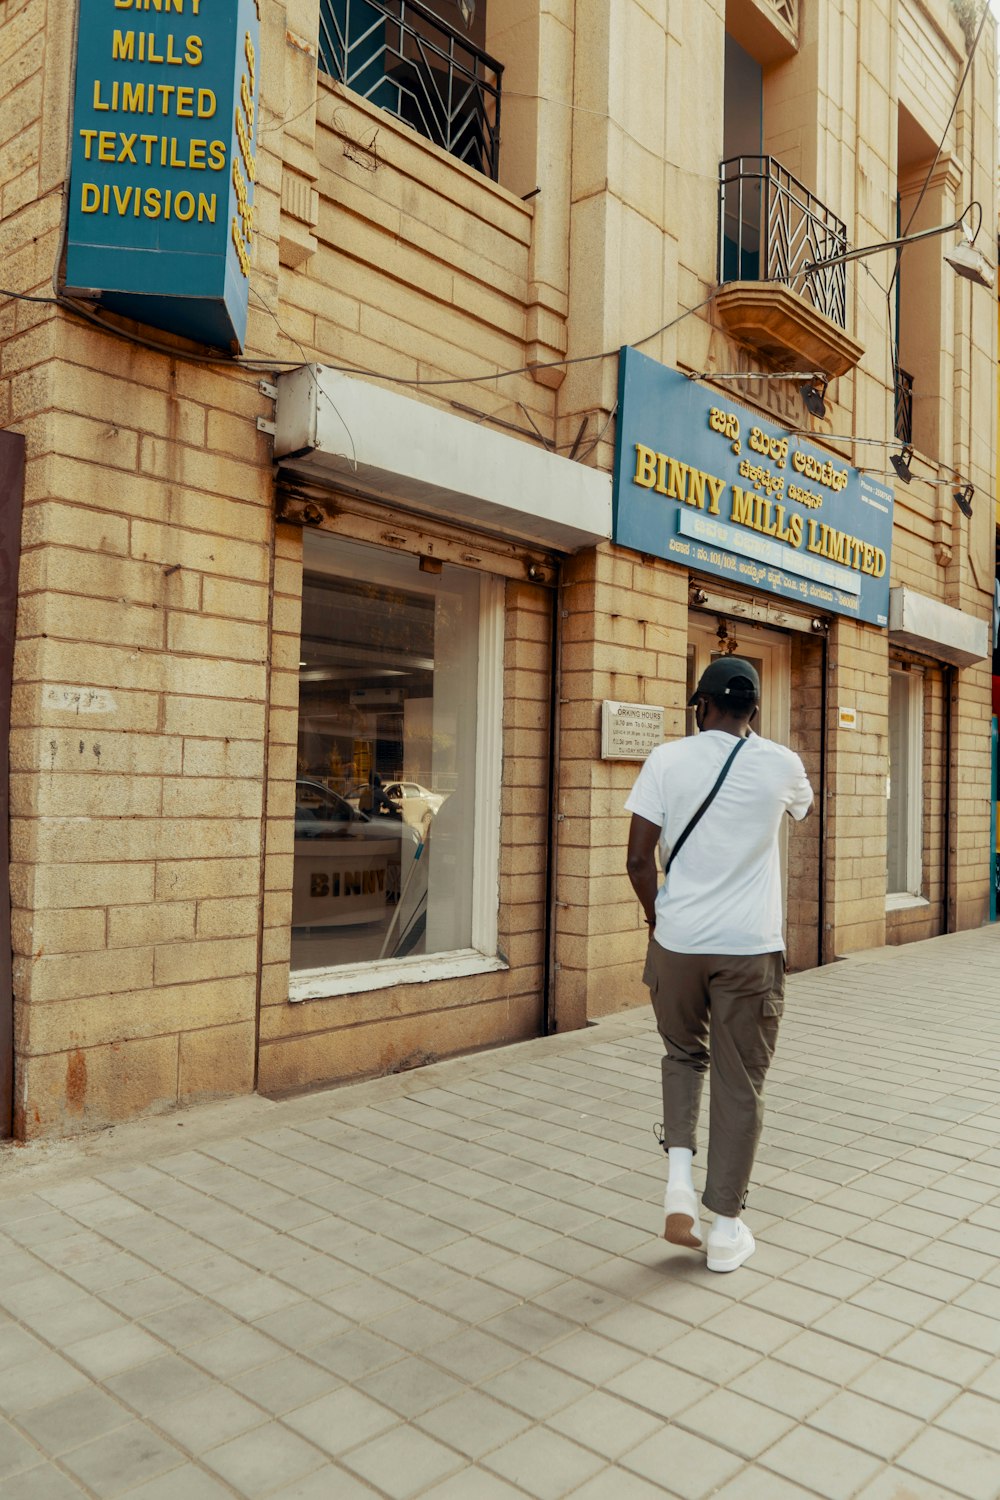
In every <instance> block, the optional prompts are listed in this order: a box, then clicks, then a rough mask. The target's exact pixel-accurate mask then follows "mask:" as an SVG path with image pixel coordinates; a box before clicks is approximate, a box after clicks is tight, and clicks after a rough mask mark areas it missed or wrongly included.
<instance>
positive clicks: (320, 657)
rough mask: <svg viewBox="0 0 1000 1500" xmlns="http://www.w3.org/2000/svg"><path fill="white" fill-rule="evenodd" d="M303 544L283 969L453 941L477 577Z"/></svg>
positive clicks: (460, 885)
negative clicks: (288, 935)
mask: <svg viewBox="0 0 1000 1500" xmlns="http://www.w3.org/2000/svg"><path fill="white" fill-rule="evenodd" d="M304 540H305V547H306V552H305V572H304V578H303V608H302V646H301V652H300V667H299V733H298V758H297V766H298V774H297V780H296V799H295V866H294V877H293V896H292V968H293V969H294V970H304V969H317V968H328V967H331V966H335V965H340V964H350V963H359V962H364V961H366V960H373V961H375V960H379V959H389V958H402V957H408V956H410V955H414V954H431V953H441V952H448V951H451V950H453V949H457V948H463V947H468V946H469V945H470V942H471V925H472V874H473V871H472V859H473V827H474V808H473V805H472V792H473V786H474V775H475V755H476V702H477V693H476V689H477V672H478V641H479V579H478V575H476V574H474V573H468V572H465V571H464V570H462V569H458V568H449V567H445V568H443V569H442V571H441V572H440V573H437V574H435V573H423V572H421V570H420V566H419V559H417V558H416V557H405V556H399V555H396V554H390V553H383V552H382V551H381V550H380V549H378V548H374V547H366V546H362V545H360V544H358V543H348V542H344V541H341V540H339V539H337V538H333V537H330V536H328V535H325V534H316V533H309V534H307V535H306V537H305V539H304Z"/></svg>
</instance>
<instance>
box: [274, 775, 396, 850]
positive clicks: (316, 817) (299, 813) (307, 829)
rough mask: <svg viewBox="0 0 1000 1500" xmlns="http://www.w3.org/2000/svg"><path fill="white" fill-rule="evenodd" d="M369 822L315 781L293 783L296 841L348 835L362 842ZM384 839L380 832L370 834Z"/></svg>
mask: <svg viewBox="0 0 1000 1500" xmlns="http://www.w3.org/2000/svg"><path fill="white" fill-rule="evenodd" d="M369 827H371V819H370V818H369V817H368V815H367V814H366V813H363V812H359V811H358V809H357V808H354V807H352V806H351V804H350V803H349V802H346V801H345V800H344V798H343V797H341V796H340V795H339V794H338V793H337V792H331V791H330V789H329V787H325V786H323V785H322V784H321V783H320V782H318V781H297V782H296V783H295V837H296V838H297V839H337V838H348V837H349V836H351V835H354V836H355V837H360V838H364V837H365V830H366V828H369ZM373 831H374V833H375V835H376V836H377V837H378V838H384V837H385V834H384V831H383V830H382V829H380V828H379V829H375V830H373Z"/></svg>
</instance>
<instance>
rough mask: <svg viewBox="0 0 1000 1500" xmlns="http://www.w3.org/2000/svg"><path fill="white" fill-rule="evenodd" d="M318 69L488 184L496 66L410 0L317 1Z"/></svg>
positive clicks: (495, 162) (494, 169)
mask: <svg viewBox="0 0 1000 1500" xmlns="http://www.w3.org/2000/svg"><path fill="white" fill-rule="evenodd" d="M319 68H320V71H321V72H322V73H326V74H327V75H328V76H329V77H330V78H334V79H336V80H337V82H338V83H342V84H345V85H346V87H347V88H349V89H353V90H354V92H355V93H357V94H360V95H361V96H362V98H364V99H367V100H368V102H369V103H370V104H374V105H377V106H378V108H379V109H384V110H387V111H388V113H389V114H392V115H395V116H396V117H397V119H400V120H403V121H405V123H406V124H407V125H410V126H412V128H413V129H414V130H416V131H419V133H420V134H421V135H422V136H425V137H426V139H427V140H429V141H433V142H434V144H435V145H436V146H441V147H443V149H444V150H445V151H447V152H449V153H450V155H452V156H454V157H457V158H458V160H459V161H462V162H465V163H466V165H467V166H470V167H474V168H475V170H476V171H477V172H482V173H483V174H484V175H485V176H487V177H490V178H492V179H493V181H494V182H496V180H497V173H498V168H499V151H500V80H501V75H502V73H503V65H502V64H501V63H498V62H497V61H496V60H495V59H494V58H492V57H490V56H489V55H488V54H487V53H485V52H483V51H481V50H480V49H479V48H478V47H476V46H474V45H473V43H472V42H471V41H470V40H469V38H468V37H465V36H462V34H461V33H460V32H458V31H455V30H454V29H453V28H452V27H451V26H449V25H448V24H447V22H445V21H443V20H441V18H440V17H439V16H437V15H435V14H434V12H433V11H432V10H429V9H428V8H427V7H426V6H424V5H421V4H419V3H418V0H320V8H319Z"/></svg>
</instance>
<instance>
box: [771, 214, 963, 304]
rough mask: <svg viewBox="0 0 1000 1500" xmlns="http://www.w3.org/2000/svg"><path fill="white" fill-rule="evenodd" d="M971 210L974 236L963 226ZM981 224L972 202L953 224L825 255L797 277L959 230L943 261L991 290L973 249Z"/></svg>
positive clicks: (937, 226) (807, 265) (805, 266)
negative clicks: (974, 217)
mask: <svg viewBox="0 0 1000 1500" xmlns="http://www.w3.org/2000/svg"><path fill="white" fill-rule="evenodd" d="M971 208H978V209H979V225H977V227H976V230H975V233H972V231H970V230H969V229H967V228H966V227H965V223H964V220H965V216H966V214H967V213H968V212H969V209H971ZM982 222H983V209H982V204H980V203H978V202H976V201H973V202H972V203H970V204H969V207H968V208H964V209H963V210H962V212H961V213H960V214H959V216H958V218H957V219H956V220H955V221H954V223H952V224H935V226H934V228H933V229H920V230H918V231H917V233H916V234H904V235H900V236H899V237H898V238H897V239H894V240H880V241H879V243H878V244H877V245H859V246H858V247H857V248H856V249H854V250H841V251H839V252H838V253H837V254H836V255H828V256H825V257H824V258H823V260H812V261H807V262H806V264H805V265H804V266H803V267H802V269H801V271H798V272H796V275H797V276H812V275H815V273H816V272H817V271H825V270H827V269H828V268H829V267H830V266H841V265H843V264H844V262H845V261H848V260H860V259H861V258H862V256H865V255H875V254H876V253H877V252H878V251H879V250H902V249H905V247H906V246H907V245H915V244H917V243H918V241H920V240H929V239H933V238H934V236H935V235H938V234H951V233H952V231H953V230H956V229H961V230H962V233H963V236H964V238H963V239H961V240H960V241H959V243H958V244H957V245H956V246H955V248H954V249H953V250H948V251H946V252H945V257H944V258H945V260H946V261H947V262H948V264H949V265H950V266H951V267H952V269H953V270H955V271H957V272H958V274H959V276H964V277H965V278H966V280H967V281H974V282H975V283H976V285H977V286H986V287H991V286H992V285H993V267H992V266H991V265H990V264H989V262H988V261H987V259H986V257H985V256H984V255H982V254H981V253H980V251H978V250H977V249H976V248H975V239H976V235H977V234H978V233H979V226H981V225H982Z"/></svg>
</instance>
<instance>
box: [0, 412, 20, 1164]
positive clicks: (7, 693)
mask: <svg viewBox="0 0 1000 1500" xmlns="http://www.w3.org/2000/svg"><path fill="white" fill-rule="evenodd" d="M24 453H25V441H24V437H23V436H22V435H21V433H18V432H0V757H2V760H0V1137H4V1136H9V1135H11V1134H12V1133H13V1129H14V988H13V955H12V953H11V933H10V700H11V689H12V685H13V678H14V636H15V627H16V624H17V580H18V573H19V570H20V563H21V509H22V505H23V502H24Z"/></svg>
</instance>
